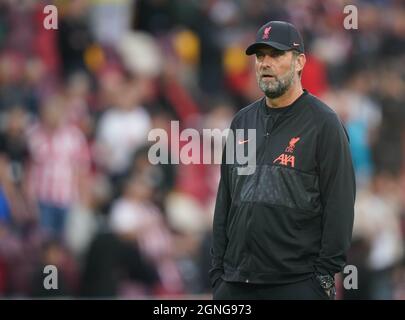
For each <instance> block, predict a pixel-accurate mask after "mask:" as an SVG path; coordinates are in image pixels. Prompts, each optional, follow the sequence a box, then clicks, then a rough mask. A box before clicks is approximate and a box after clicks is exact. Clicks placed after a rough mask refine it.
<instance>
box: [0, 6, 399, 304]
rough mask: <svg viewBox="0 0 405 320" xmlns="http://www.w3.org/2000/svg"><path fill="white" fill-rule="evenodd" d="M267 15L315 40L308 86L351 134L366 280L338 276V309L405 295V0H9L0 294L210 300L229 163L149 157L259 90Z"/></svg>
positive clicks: (357, 258)
mask: <svg viewBox="0 0 405 320" xmlns="http://www.w3.org/2000/svg"><path fill="white" fill-rule="evenodd" d="M46 4H55V5H56V6H57V8H58V27H59V28H58V30H45V29H44V27H43V20H44V17H45V15H44V13H43V8H44V6H45V5H46ZM346 4H353V5H355V6H356V7H357V8H358V12H359V16H358V19H359V28H358V30H345V29H344V28H343V20H344V17H345V15H344V14H343V7H344V6H345V5H346ZM269 20H287V21H291V22H293V23H294V24H295V25H296V26H297V27H298V28H299V29H300V30H301V31H302V33H303V35H304V40H305V44H306V51H307V65H306V67H305V70H304V73H303V83H304V87H305V88H307V89H308V90H309V91H310V92H311V93H313V94H315V95H317V96H319V97H321V98H322V99H324V100H325V101H326V102H327V103H328V104H329V105H330V106H331V107H333V108H334V109H335V110H336V111H337V113H338V114H339V115H340V117H341V118H342V120H343V121H344V123H345V125H346V128H347V129H348V132H349V134H350V139H351V148H352V153H353V161H354V164H355V169H356V175H357V183H358V193H357V202H356V218H355V227H354V234H353V245H352V248H351V250H350V252H349V256H348V264H352V265H355V266H356V267H357V268H358V276H359V286H358V290H344V289H343V287H342V279H343V277H342V276H341V275H340V276H338V299H404V298H405V263H404V234H405V202H404V199H405V175H404V164H405V160H404V151H405V143H404V138H405V135H404V134H405V130H404V129H405V95H404V92H405V90H404V89H405V55H404V45H405V3H404V1H402V0H351V1H344V0H327V1H323V0H306V1H298V0H282V1H278V0H275V1H259V0H234V1H231V0H201V1H197V0H171V1H169V0H71V1H67V0H66V1H40V0H38V1H36V0H20V1H18V0H2V1H0V113H1V114H0V133H1V134H0V297H1V298H32V297H56V296H62V297H67V298H80V297H86V298H93V297H107V298H124V299H127V298H128V299H143V298H156V299H158V298H167V297H169V298H173V299H190V298H194V299H195V298H197V299H210V298H211V293H210V285H209V282H208V277H207V272H208V269H209V265H210V257H209V247H210V242H211V224H212V216H213V205H214V200H215V194H216V188H217V184H218V181H219V170H218V169H219V168H218V166H217V165H182V164H180V165H151V164H150V163H149V161H148V158H147V152H148V148H149V144H148V141H147V135H148V132H149V130H150V129H152V128H165V129H166V130H168V129H169V128H170V121H171V120H178V121H180V126H181V128H182V129H184V128H196V129H197V130H200V131H201V130H202V128H219V129H225V128H227V126H228V125H229V123H230V120H231V118H232V116H233V114H234V113H235V112H237V111H238V110H239V109H241V108H242V107H243V106H245V105H247V104H248V103H250V102H251V101H253V100H255V99H257V98H258V97H260V95H261V93H260V92H259V91H258V88H257V85H256V82H255V76H254V73H253V58H248V57H247V56H245V54H244V50H245V48H246V46H247V44H248V43H250V41H251V40H252V39H253V38H254V35H255V32H256V30H257V28H258V27H259V26H261V25H262V24H263V23H265V22H267V21H269ZM168 131H169V130H168ZM167 151H168V152H175V150H167ZM172 155H173V153H172ZM49 264H51V265H56V266H57V267H58V270H59V282H58V285H59V289H58V290H45V289H44V287H43V279H44V276H45V275H44V274H43V270H44V266H45V265H49Z"/></svg>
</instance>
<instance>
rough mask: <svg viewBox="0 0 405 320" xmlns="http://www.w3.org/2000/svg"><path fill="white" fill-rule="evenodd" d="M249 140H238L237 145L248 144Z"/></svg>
mask: <svg viewBox="0 0 405 320" xmlns="http://www.w3.org/2000/svg"><path fill="white" fill-rule="evenodd" d="M249 140H250V139H247V140H239V141H238V143H239V144H244V143H246V142H248V141H249Z"/></svg>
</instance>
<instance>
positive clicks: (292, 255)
mask: <svg viewBox="0 0 405 320" xmlns="http://www.w3.org/2000/svg"><path fill="white" fill-rule="evenodd" d="M246 54H247V55H253V54H254V55H255V56H256V61H255V62H256V65H255V70H256V77H257V82H258V85H259V87H260V89H261V90H262V91H263V93H264V94H265V97H263V98H262V99H260V100H258V101H256V102H254V103H252V104H251V105H249V106H247V107H246V108H244V109H242V110H241V111H240V112H238V113H237V114H236V116H235V118H234V119H233V121H232V124H231V130H232V131H233V132H235V130H237V129H243V130H246V129H256V137H255V141H253V139H238V140H237V141H236V143H235V147H236V148H237V147H238V145H239V146H240V145H243V146H246V145H248V144H249V143H255V144H256V149H255V150H256V166H255V170H254V172H253V173H252V174H245V175H242V174H238V173H239V171H238V170H236V169H240V168H241V167H243V164H238V163H228V162H230V161H226V158H227V157H225V156H224V160H223V163H222V165H221V181H220V184H219V189H218V195H217V201H216V207H215V213H214V225H213V246H212V248H211V255H212V258H213V259H212V269H211V270H210V273H209V275H210V279H211V284H212V286H213V298H214V299H334V294H335V287H334V275H335V273H338V272H340V271H341V270H342V268H343V266H344V264H345V254H346V251H347V250H348V248H349V246H350V241H351V234H352V227H353V216H354V213H353V212H354V200H355V178H354V170H353V165H352V160H351V154H350V150H349V138H348V136H347V133H346V130H345V129H344V127H343V125H342V124H341V121H340V120H339V118H338V116H337V115H336V113H335V112H334V111H332V110H331V109H330V108H329V107H328V106H326V105H325V104H324V103H322V102H321V101H320V100H319V99H317V98H316V97H315V96H313V95H311V94H310V93H308V92H307V91H306V90H305V89H303V88H302V85H301V80H300V77H301V73H302V70H303V68H304V65H305V55H304V45H303V41H302V38H301V36H300V34H299V32H298V31H297V30H296V28H295V27H294V26H293V25H292V24H290V23H286V22H281V21H272V22H269V23H267V24H265V25H264V26H262V27H261V28H260V29H259V31H258V33H257V37H256V42H255V43H254V44H252V45H251V46H249V47H248V48H247V50H246ZM246 131H247V130H246ZM228 141H230V140H228ZM227 148H229V142H227V144H226V146H225V149H224V154H226V153H227Z"/></svg>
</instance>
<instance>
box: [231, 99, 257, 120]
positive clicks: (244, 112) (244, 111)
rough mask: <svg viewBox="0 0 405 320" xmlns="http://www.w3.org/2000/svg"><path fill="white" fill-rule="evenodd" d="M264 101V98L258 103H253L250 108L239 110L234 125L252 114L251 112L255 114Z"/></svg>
mask: <svg viewBox="0 0 405 320" xmlns="http://www.w3.org/2000/svg"><path fill="white" fill-rule="evenodd" d="M262 100H263V98H260V99H258V100H256V101H254V102H252V103H251V104H249V105H248V106H246V107H244V108H242V109H241V110H239V111H238V112H237V113H236V114H235V116H234V117H233V120H232V124H236V123H237V122H238V121H240V120H241V119H242V118H244V117H248V116H249V115H250V114H251V112H254V111H255V110H256V109H257V108H258V107H259V106H260V103H261V101H262Z"/></svg>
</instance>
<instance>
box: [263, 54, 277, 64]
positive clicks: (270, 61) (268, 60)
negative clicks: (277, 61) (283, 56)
mask: <svg viewBox="0 0 405 320" xmlns="http://www.w3.org/2000/svg"><path fill="white" fill-rule="evenodd" d="M273 63H274V59H273V58H272V57H271V56H270V55H268V54H265V55H264V57H263V60H262V65H263V66H268V67H271V66H273Z"/></svg>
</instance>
